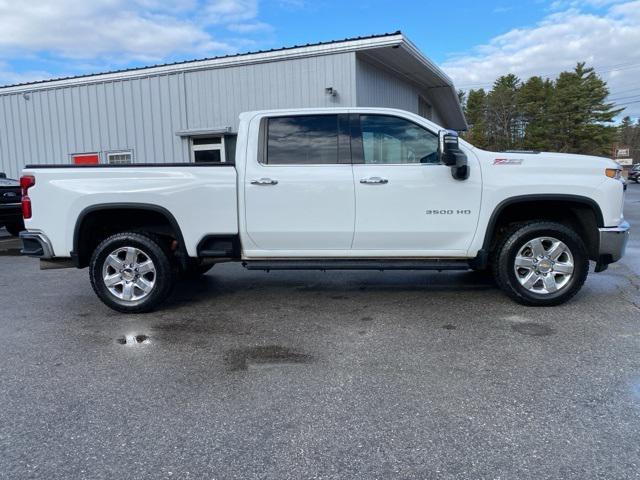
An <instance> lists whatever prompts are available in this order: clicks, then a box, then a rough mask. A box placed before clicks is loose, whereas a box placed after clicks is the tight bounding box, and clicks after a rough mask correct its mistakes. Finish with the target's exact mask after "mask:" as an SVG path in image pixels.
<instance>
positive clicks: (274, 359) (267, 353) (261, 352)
mask: <svg viewBox="0 0 640 480" xmlns="http://www.w3.org/2000/svg"><path fill="white" fill-rule="evenodd" d="M312 361H313V357H312V356H311V355H307V354H304V353H300V352H297V351H294V350H291V349H289V348H287V347H280V346H277V345H268V346H261V347H248V348H239V349H233V350H228V351H227V352H226V353H225V356H224V363H225V365H226V366H227V368H228V369H229V370H232V371H238V370H247V369H248V368H250V367H269V366H282V365H302V364H308V363H311V362H312Z"/></svg>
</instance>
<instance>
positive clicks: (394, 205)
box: [353, 114, 481, 257]
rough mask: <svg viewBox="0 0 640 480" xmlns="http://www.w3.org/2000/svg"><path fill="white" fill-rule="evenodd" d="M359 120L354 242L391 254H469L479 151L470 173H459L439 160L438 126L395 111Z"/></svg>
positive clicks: (362, 247) (477, 203) (477, 194)
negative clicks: (463, 176) (464, 177)
mask: <svg viewBox="0 0 640 480" xmlns="http://www.w3.org/2000/svg"><path fill="white" fill-rule="evenodd" d="M357 124H358V125H359V127H358V126H356V128H355V130H356V132H357V133H356V134H355V138H354V141H353V151H354V166H353V170H354V182H355V192H356V225H355V235H354V241H353V249H354V250H367V251H371V252H372V253H374V254H375V255H382V254H384V255H386V256H412V255H417V256H440V257H442V256H454V257H455V256H465V255H466V252H467V249H468V248H469V247H470V245H471V241H472V239H473V236H474V234H475V231H476V227H477V223H478V217H479V208H480V195H481V179H480V172H479V168H478V165H477V159H476V158H475V156H474V155H473V153H472V152H471V151H468V152H466V153H467V156H468V161H469V166H470V171H471V174H470V177H469V178H468V179H467V180H464V181H460V180H455V179H454V178H453V177H452V175H451V168H450V167H447V166H445V165H442V164H441V163H440V162H439V158H438V132H435V131H430V130H428V129H427V128H425V127H424V126H422V125H419V124H417V123H414V122H413V121H411V120H409V119H406V118H402V117H398V116H391V115H370V114H366V115H359V122H357ZM358 130H360V131H359V132H358ZM356 162H357V163H356Z"/></svg>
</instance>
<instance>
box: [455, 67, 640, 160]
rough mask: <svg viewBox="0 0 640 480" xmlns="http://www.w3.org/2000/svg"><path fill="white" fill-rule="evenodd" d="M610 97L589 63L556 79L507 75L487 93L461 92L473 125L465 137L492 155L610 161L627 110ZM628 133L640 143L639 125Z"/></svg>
mask: <svg viewBox="0 0 640 480" xmlns="http://www.w3.org/2000/svg"><path fill="white" fill-rule="evenodd" d="M608 95H609V89H608V87H607V83H606V82H605V81H604V80H602V79H601V78H600V77H599V76H598V74H597V73H596V72H595V71H594V69H593V68H589V67H586V66H585V63H578V64H577V65H576V67H575V69H574V70H573V71H565V72H562V73H560V74H559V75H558V77H557V78H555V79H544V78H542V77H540V76H534V77H531V78H529V79H528V80H526V81H522V80H521V79H520V78H518V77H517V76H516V75H513V74H509V75H503V76H501V77H500V78H498V79H497V80H496V81H495V82H494V83H493V86H492V88H491V89H490V90H488V91H485V90H484V89H482V88H480V89H477V90H469V91H468V92H466V93H465V92H460V97H461V100H462V104H463V107H464V112H465V115H466V118H467V122H468V123H469V130H468V131H467V132H465V133H464V134H463V136H464V138H466V139H467V140H468V141H469V142H471V143H472V144H474V145H476V146H478V147H480V148H484V149H487V150H496V151H504V150H534V151H555V152H569V153H582V154H592V155H603V156H611V151H612V145H613V144H614V143H616V142H617V141H619V140H621V136H622V133H621V131H622V130H621V129H622V127H618V126H615V125H614V124H613V122H614V119H615V117H616V116H617V115H619V114H620V112H622V110H624V109H623V108H617V107H616V106H615V104H614V103H611V102H607V101H606V99H607V96H608ZM629 122H631V121H630V119H629ZM625 128H626V130H625V132H627V133H626V135H631V134H630V133H629V132H630V131H631V130H634V131H635V132H636V137H635V138H636V139H637V137H638V135H637V133H638V132H640V129H639V125H638V124H635V125H633V124H629V125H627V127H625Z"/></svg>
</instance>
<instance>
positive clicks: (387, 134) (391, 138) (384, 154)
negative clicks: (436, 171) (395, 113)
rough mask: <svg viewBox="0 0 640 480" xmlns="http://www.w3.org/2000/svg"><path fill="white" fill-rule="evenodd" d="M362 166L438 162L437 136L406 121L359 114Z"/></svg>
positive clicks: (383, 116)
mask: <svg viewBox="0 0 640 480" xmlns="http://www.w3.org/2000/svg"><path fill="white" fill-rule="evenodd" d="M360 127H361V129H362V148H363V151H364V152H363V153H364V163H365V164H406V163H409V164H411V163H439V161H438V136H437V135H436V134H434V133H432V132H430V131H428V130H425V129H424V128H422V127H420V126H418V125H416V124H415V123H413V122H410V121H409V120H405V119H403V118H398V117H390V116H385V115H360Z"/></svg>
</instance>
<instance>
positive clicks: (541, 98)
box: [518, 77, 553, 151]
mask: <svg viewBox="0 0 640 480" xmlns="http://www.w3.org/2000/svg"><path fill="white" fill-rule="evenodd" d="M552 93H553V83H552V82H551V81H550V80H543V79H542V77H531V78H529V79H528V80H527V81H526V82H525V83H524V84H523V85H522V86H521V87H520V90H519V91H518V108H519V111H520V115H521V120H522V140H521V147H522V148H524V149H527V150H538V151H541V150H548V149H549V139H548V134H549V131H550V129H551V123H552V122H551V121H550V119H549V117H547V110H548V108H549V105H548V104H549V99H550V97H551V94H552Z"/></svg>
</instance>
